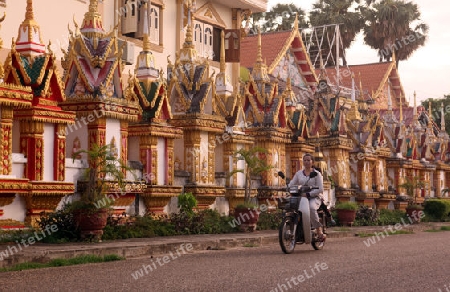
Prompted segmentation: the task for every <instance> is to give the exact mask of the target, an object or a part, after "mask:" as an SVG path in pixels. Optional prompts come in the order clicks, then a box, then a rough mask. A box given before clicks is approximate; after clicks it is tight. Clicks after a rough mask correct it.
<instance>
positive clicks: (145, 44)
mask: <svg viewBox="0 0 450 292" xmlns="http://www.w3.org/2000/svg"><path fill="white" fill-rule="evenodd" d="M147 13H148V4H147V2H144V39H143V40H142V43H143V46H142V50H143V51H148V52H149V51H150V37H149V34H150V33H149V31H148V29H149V25H148V15H147Z"/></svg>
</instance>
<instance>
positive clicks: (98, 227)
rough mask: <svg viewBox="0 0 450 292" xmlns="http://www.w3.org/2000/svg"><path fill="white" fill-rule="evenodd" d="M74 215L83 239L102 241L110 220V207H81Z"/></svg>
mask: <svg viewBox="0 0 450 292" xmlns="http://www.w3.org/2000/svg"><path fill="white" fill-rule="evenodd" d="M73 217H74V220H75V224H76V225H77V226H78V228H80V232H81V239H86V238H90V239H91V240H92V239H94V240H95V241H101V238H102V235H103V228H105V226H106V223H107V220H108V209H95V210H92V209H79V210H75V211H74V212H73Z"/></svg>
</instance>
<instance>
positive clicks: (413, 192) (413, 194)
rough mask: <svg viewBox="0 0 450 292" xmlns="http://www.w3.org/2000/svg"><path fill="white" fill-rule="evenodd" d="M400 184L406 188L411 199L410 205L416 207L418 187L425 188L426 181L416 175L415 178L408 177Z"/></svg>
mask: <svg viewBox="0 0 450 292" xmlns="http://www.w3.org/2000/svg"><path fill="white" fill-rule="evenodd" d="M398 186H399V187H400V188H404V189H405V190H406V194H407V195H408V196H409V197H410V199H411V200H409V205H410V207H415V206H414V205H416V199H417V189H419V188H423V187H424V186H425V183H424V182H423V181H421V180H420V178H419V177H417V176H415V177H413V178H409V177H406V181H405V182H404V183H402V184H399V185H398ZM419 207H420V206H419ZM417 209H420V208H417Z"/></svg>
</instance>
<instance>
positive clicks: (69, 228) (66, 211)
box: [36, 203, 81, 243]
mask: <svg viewBox="0 0 450 292" xmlns="http://www.w3.org/2000/svg"><path fill="white" fill-rule="evenodd" d="M36 223H37V224H38V226H39V228H40V229H42V230H44V229H45V227H46V226H52V225H56V227H57V231H56V232H52V233H51V234H49V235H47V236H46V237H45V238H43V239H42V242H46V243H63V242H68V241H77V240H79V239H80V238H81V236H80V230H79V229H78V228H77V226H76V224H75V222H74V219H73V213H72V204H71V203H69V204H66V205H64V206H63V207H62V208H61V209H60V210H57V211H55V212H52V213H42V214H40V217H39V218H38V219H37V220H36Z"/></svg>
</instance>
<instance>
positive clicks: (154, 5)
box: [118, 0, 162, 45]
mask: <svg viewBox="0 0 450 292" xmlns="http://www.w3.org/2000/svg"><path fill="white" fill-rule="evenodd" d="M119 1H120V3H121V6H120V8H119V9H118V13H119V15H120V17H121V23H122V26H121V33H122V35H123V36H127V37H130V38H134V39H140V40H142V39H143V37H144V32H145V30H146V29H145V24H147V25H148V28H147V31H148V33H149V37H150V42H151V43H154V44H156V45H160V29H161V25H160V23H161V21H162V17H161V11H162V6H160V5H161V3H159V2H158V1H151V2H150V3H151V5H147V11H145V10H144V2H142V1H141V0H119ZM145 16H147V21H145Z"/></svg>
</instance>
